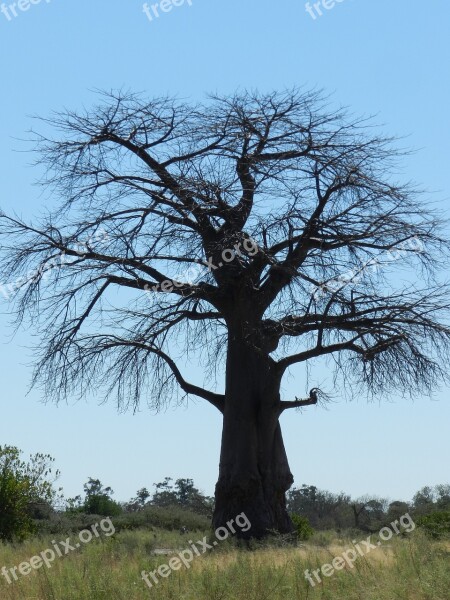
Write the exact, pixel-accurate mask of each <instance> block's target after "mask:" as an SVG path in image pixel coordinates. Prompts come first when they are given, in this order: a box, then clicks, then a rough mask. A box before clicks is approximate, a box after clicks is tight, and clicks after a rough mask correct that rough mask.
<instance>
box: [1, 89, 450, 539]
mask: <svg viewBox="0 0 450 600" xmlns="http://www.w3.org/2000/svg"><path fill="white" fill-rule="evenodd" d="M45 126H46V127H47V126H49V127H50V128H52V130H53V131H54V133H53V134H49V135H46V136H42V135H40V136H38V148H39V152H40V154H39V157H40V158H39V161H41V162H42V163H43V164H44V165H45V167H46V176H45V178H44V179H45V180H44V181H43V183H44V184H45V185H48V186H50V190H51V192H52V199H51V202H52V204H55V205H56V207H55V208H54V209H52V210H49V211H48V214H47V215H46V216H44V217H42V218H41V219H40V221H39V223H37V224H35V225H30V224H28V223H26V222H24V221H23V220H22V219H20V218H17V217H14V216H10V215H5V214H2V215H1V218H0V224H1V225H0V227H1V229H0V240H1V241H2V253H3V261H2V275H3V280H4V281H7V282H15V288H17V289H15V293H14V298H13V300H14V302H15V311H16V316H17V320H18V323H21V322H22V320H23V319H24V318H25V317H26V318H28V317H31V320H32V323H33V327H34V328H35V329H34V330H35V331H36V333H38V334H39V336H40V340H41V343H42V345H39V346H38V353H39V354H38V356H37V359H36V371H35V375H34V379H33V381H34V383H35V384H38V385H39V384H42V385H43V387H44V389H45V393H46V394H47V396H48V397H52V398H55V399H56V400H58V399H61V398H62V397H65V396H67V395H68V394H70V395H73V394H77V393H78V394H80V395H85V394H88V393H90V392H92V391H95V392H97V391H98V390H103V391H104V394H105V397H107V398H108V397H111V395H113V394H116V395H117V401H118V403H119V406H120V407H121V408H123V409H125V408H128V407H130V406H134V407H137V406H138V405H139V403H140V401H141V398H143V397H144V398H145V399H147V401H148V403H149V405H150V406H151V407H152V408H154V409H158V408H160V407H161V406H162V405H163V404H164V403H166V402H169V401H170V400H171V399H172V400H173V399H176V398H181V397H184V396H185V395H186V394H192V395H196V396H198V397H200V398H203V399H204V400H206V401H208V402H209V403H211V404H212V405H213V406H214V407H216V408H217V409H218V410H219V411H220V412H221V413H222V415H223V434H222V451H221V458H220V473H219V479H218V483H217V486H216V507H215V514H214V518H213V524H214V526H215V527H217V526H219V525H223V524H224V523H226V522H227V520H229V519H232V518H234V517H235V516H236V515H237V514H239V513H241V512H242V511H244V512H245V513H246V515H247V517H248V518H249V519H250V521H251V523H252V528H251V530H250V531H249V532H248V534H247V535H253V536H263V535H265V533H266V532H267V531H268V530H269V529H278V530H279V531H282V532H287V531H290V530H291V522H290V519H289V517H288V515H287V512H286V508H285V492H286V490H288V489H289V487H290V485H291V484H292V481H293V478H292V475H291V472H290V470H289V465H288V461H287V457H286V453H285V449H284V445H283V440H282V434H281V429H280V425H279V417H280V415H281V413H282V412H283V411H285V410H287V409H291V408H296V407H297V408H298V407H302V406H306V405H310V404H315V403H316V402H317V401H318V399H320V396H321V393H322V392H321V391H320V390H317V389H313V390H311V392H310V395H309V397H307V398H305V399H303V400H299V399H298V398H296V399H295V400H292V401H288V400H282V399H281V398H280V385H281V381H282V378H283V376H284V375H285V373H286V371H287V370H288V369H289V367H291V366H292V365H295V364H297V363H302V362H305V361H311V360H312V359H315V358H320V357H324V356H327V357H328V359H329V364H330V369H332V370H333V372H334V373H335V374H336V375H337V376H338V380H337V381H339V382H340V385H341V386H342V387H341V388H337V390H339V391H342V389H343V387H345V388H346V389H347V391H348V390H352V391H353V392H354V393H357V394H360V393H362V392H363V391H364V390H366V391H368V392H369V393H374V394H388V393H391V392H393V391H395V390H397V391H398V390H400V391H407V392H408V393H411V394H418V393H419V394H420V393H423V392H429V391H430V390H432V389H433V387H434V386H435V385H436V384H437V383H438V382H439V381H441V380H444V379H446V378H447V379H448V374H447V365H448V361H449V339H450V329H449V328H448V326H447V324H446V323H447V319H448V308H449V288H448V286H447V284H445V283H442V282H440V280H439V273H438V267H441V266H446V264H447V257H448V243H447V242H446V240H445V237H444V233H443V231H444V228H445V222H444V220H443V218H442V217H441V215H440V213H439V212H437V211H436V210H435V209H434V208H433V207H432V206H431V205H429V204H427V203H425V201H424V199H423V194H422V193H421V192H420V191H418V190H416V189H415V187H414V186H413V185H411V184H405V185H404V184H399V183H397V182H396V181H395V165H396V161H397V160H398V158H399V156H401V155H402V153H401V152H399V151H397V150H396V144H395V143H393V142H394V140H392V139H388V138H386V137H381V136H380V135H379V134H377V130H376V129H375V128H374V126H373V124H372V121H371V120H365V119H355V118H353V117H351V116H349V115H348V113H347V111H345V110H333V109H331V108H329V103H328V101H327V99H326V98H324V97H323V95H322V94H320V93H318V92H315V91H313V92H305V91H299V90H292V91H288V92H283V93H271V94H259V93H248V92H245V93H240V94H237V95H235V96H231V97H211V98H209V99H208V101H207V102H205V103H204V104H198V105H189V104H187V103H183V102H180V101H177V100H173V99H170V98H160V99H155V100H152V101H146V100H145V99H143V98H142V97H141V96H140V95H134V94H131V93H108V94H104V95H103V96H102V98H101V100H100V102H99V105H98V106H97V107H95V108H94V109H93V110H92V111H85V112H64V113H61V114H57V115H54V116H53V117H51V118H50V119H48V121H46V125H45ZM61 257H64V260H63V267H62V268H57V265H59V264H60V263H61V261H62V258H61ZM393 258H395V259H396V261H395V263H394V262H393ZM193 268H195V269H196V276H195V278H194V277H192V276H188V273H190V274H191V275H192V270H193ZM396 272H397V275H396V276H395V274H396ZM407 273H408V275H407ZM400 274H401V276H400ZM19 277H20V279H17V278H19ZM13 288H14V285H12V288H11V289H13ZM186 357H188V358H190V360H191V362H194V363H195V362H198V363H199V364H201V365H202V367H204V368H205V373H209V374H210V375H211V374H212V375H213V374H214V368H215V369H216V371H215V373H216V377H217V375H219V376H221V375H222V374H224V376H223V384H224V385H223V388H219V389H223V390H224V391H223V393H218V392H217V391H212V390H211V389H206V388H207V386H208V387H209V388H210V387H211V381H213V382H214V377H209V378H206V379H205V383H204V384H203V386H202V385H197V384H195V383H193V382H189V381H188V380H187V379H186V376H185V374H183V371H184V370H185V366H184V361H185V360H186ZM182 363H183V364H182ZM222 367H223V368H222ZM211 368H212V370H211ZM215 389H217V388H215ZM180 392H181V394H180Z"/></svg>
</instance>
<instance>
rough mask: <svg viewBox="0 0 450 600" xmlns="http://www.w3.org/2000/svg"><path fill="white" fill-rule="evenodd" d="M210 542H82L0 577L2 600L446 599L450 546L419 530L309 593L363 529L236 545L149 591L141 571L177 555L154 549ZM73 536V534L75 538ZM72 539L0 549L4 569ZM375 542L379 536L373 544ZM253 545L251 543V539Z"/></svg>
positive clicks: (122, 536) (143, 536) (161, 535)
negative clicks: (316, 575)
mask: <svg viewBox="0 0 450 600" xmlns="http://www.w3.org/2000/svg"><path fill="white" fill-rule="evenodd" d="M204 535H207V536H208V538H209V539H211V532H208V531H195V532H193V531H191V532H190V533H187V534H181V533H179V532H178V531H176V532H175V531H167V530H164V529H160V528H151V529H147V530H142V529H141V530H134V531H126V530H124V531H119V532H117V533H116V534H115V535H113V536H110V537H102V538H99V539H98V540H93V541H92V542H90V543H89V544H86V545H84V546H83V547H82V548H81V549H80V550H77V551H74V552H71V553H70V554H69V555H68V556H65V557H63V558H57V559H56V560H55V561H54V562H53V563H52V566H51V568H50V569H47V568H46V567H45V566H43V567H42V568H40V569H39V570H37V571H33V572H32V573H31V574H30V575H28V576H21V577H19V581H17V582H13V583H12V584H10V585H8V584H7V582H6V580H5V578H4V577H0V598H1V600H100V599H101V600H141V599H145V598H155V599H164V600H168V599H176V600H241V599H242V600H244V599H245V600H253V599H254V600H266V599H267V600H278V599H280V600H281V599H283V600H291V599H292V600H294V599H296V600H299V599H314V598H322V599H330V600H331V599H332V600H341V599H342V600H344V599H345V600H394V599H395V600H448V599H449V598H450V595H449V594H450V592H449V590H450V569H449V564H450V563H449V558H450V542H449V541H448V540H439V541H433V540H430V539H429V538H428V537H426V536H425V535H424V533H423V532H422V531H421V530H417V529H416V530H414V531H412V532H411V533H408V534H405V535H403V536H398V537H397V536H395V537H393V538H392V539H391V540H390V541H389V542H385V543H383V544H382V545H381V546H380V547H379V548H377V549H374V550H372V551H371V552H370V553H368V554H367V555H365V556H364V557H360V558H358V559H357V560H356V561H355V564H354V567H353V568H352V569H350V568H348V567H346V568H344V569H343V570H340V571H339V572H336V573H335V574H334V575H332V576H331V577H328V578H327V577H323V576H322V580H323V583H322V584H316V585H315V586H314V587H312V586H311V585H310V584H309V583H308V582H307V581H306V579H305V576H304V572H305V570H306V569H309V570H310V571H311V570H313V569H317V568H319V567H320V566H321V565H323V564H325V563H330V562H331V561H332V559H333V557H336V556H340V555H342V553H343V552H345V551H346V550H348V549H349V548H353V545H352V539H353V540H355V539H356V540H357V541H358V542H359V541H360V540H362V539H365V537H366V536H365V535H364V534H362V533H361V532H354V533H353V532H348V533H347V534H341V536H340V537H338V535H337V534H336V533H335V532H317V533H316V534H315V535H314V536H313V537H312V538H311V539H310V540H309V541H308V542H298V543H297V544H296V545H294V546H292V545H287V544H286V543H285V542H283V538H273V540H272V541H271V542H269V543H268V542H266V543H264V545H262V544H261V545H259V546H257V545H254V546H252V547H251V548H246V547H242V546H241V547H238V546H237V545H236V543H235V542H234V541H233V540H226V541H223V542H221V543H220V544H218V546H217V547H216V548H215V549H214V550H211V551H207V552H206V553H205V554H202V555H201V556H199V557H195V558H194V560H193V561H192V563H191V565H190V568H189V569H186V568H184V567H182V568H181V569H180V570H177V571H173V572H172V573H171V574H170V575H169V576H168V577H166V578H162V577H159V576H158V580H159V583H158V584H157V585H153V587H152V588H151V589H149V588H148V587H147V586H146V584H145V583H144V581H143V580H142V579H141V572H142V571H144V570H145V571H147V572H149V571H153V570H155V569H157V568H158V567H159V566H160V565H162V564H166V563H168V561H169V560H170V555H164V554H155V550H157V549H177V551H180V550H183V549H186V548H188V547H189V543H188V541H189V540H193V541H194V542H195V541H196V540H201V539H202V538H203V536H204ZM75 536H76V534H73V536H72V539H73V537H75ZM65 538H66V536H65V535H60V534H59V535H52V536H41V537H36V538H33V539H32V540H28V541H26V542H24V543H15V544H7V543H4V544H0V568H1V567H2V566H6V567H7V568H9V567H12V566H14V565H19V564H20V563H21V562H23V561H28V560H29V559H30V558H31V557H32V556H35V555H39V554H40V553H41V552H42V551H43V550H45V549H46V548H51V547H52V541H53V540H55V539H56V540H57V541H59V540H60V539H61V540H63V539H65ZM374 538H375V539H376V536H372V539H374ZM251 544H252V542H251Z"/></svg>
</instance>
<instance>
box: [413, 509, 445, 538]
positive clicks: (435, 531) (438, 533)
mask: <svg viewBox="0 0 450 600" xmlns="http://www.w3.org/2000/svg"><path fill="white" fill-rule="evenodd" d="M416 525H417V526H418V527H422V528H423V529H424V530H425V532H426V533H427V534H428V535H429V536H430V537H432V538H434V539H438V538H441V537H443V536H444V535H448V534H449V533H450V511H448V510H444V511H439V512H432V513H430V514H429V515H425V516H423V517H419V518H418V519H417V521H416Z"/></svg>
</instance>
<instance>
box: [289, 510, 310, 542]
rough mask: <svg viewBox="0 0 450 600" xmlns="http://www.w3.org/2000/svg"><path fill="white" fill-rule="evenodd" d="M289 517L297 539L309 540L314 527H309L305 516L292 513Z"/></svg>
mask: <svg viewBox="0 0 450 600" xmlns="http://www.w3.org/2000/svg"><path fill="white" fill-rule="evenodd" d="M291 519H292V522H293V524H294V527H295V532H296V534H297V537H298V539H299V540H309V538H310V537H312V536H313V535H314V529H313V528H312V527H311V525H310V524H309V521H308V519H307V518H306V517H302V516H301V515H298V514H297V513H293V514H292V515H291Z"/></svg>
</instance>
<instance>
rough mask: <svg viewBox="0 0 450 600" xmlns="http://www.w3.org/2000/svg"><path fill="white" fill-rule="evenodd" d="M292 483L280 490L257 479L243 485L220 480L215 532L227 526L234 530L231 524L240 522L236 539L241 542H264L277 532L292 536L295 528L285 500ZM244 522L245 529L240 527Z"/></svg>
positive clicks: (214, 525) (214, 523) (237, 526)
mask: <svg viewBox="0 0 450 600" xmlns="http://www.w3.org/2000/svg"><path fill="white" fill-rule="evenodd" d="M291 483H292V481H290V482H289V483H288V485H287V486H283V487H282V488H280V487H278V486H276V485H274V484H268V483H263V482H262V480H260V479H256V478H253V479H251V478H250V479H247V480H246V481H245V482H241V483H237V482H234V483H230V482H225V481H220V480H219V482H218V483H217V485H216V507H215V511H214V515H213V527H214V529H217V528H218V527H226V528H227V529H229V530H231V531H232V529H231V527H230V522H233V523H236V521H237V524H235V525H234V528H235V530H236V537H238V538H241V539H250V538H256V539H261V538H263V537H266V536H267V535H269V534H270V533H273V532H274V531H276V532H278V533H291V532H292V531H293V526H292V521H291V519H290V517H289V515H288V513H287V510H286V497H285V490H286V489H287V488H289V487H290V485H291ZM239 515H242V516H241V518H240V519H239ZM244 515H245V517H244ZM237 517H238V518H237ZM241 522H242V523H244V522H245V526H244V527H243V528H240V526H239V523H241ZM248 523H249V524H248Z"/></svg>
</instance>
